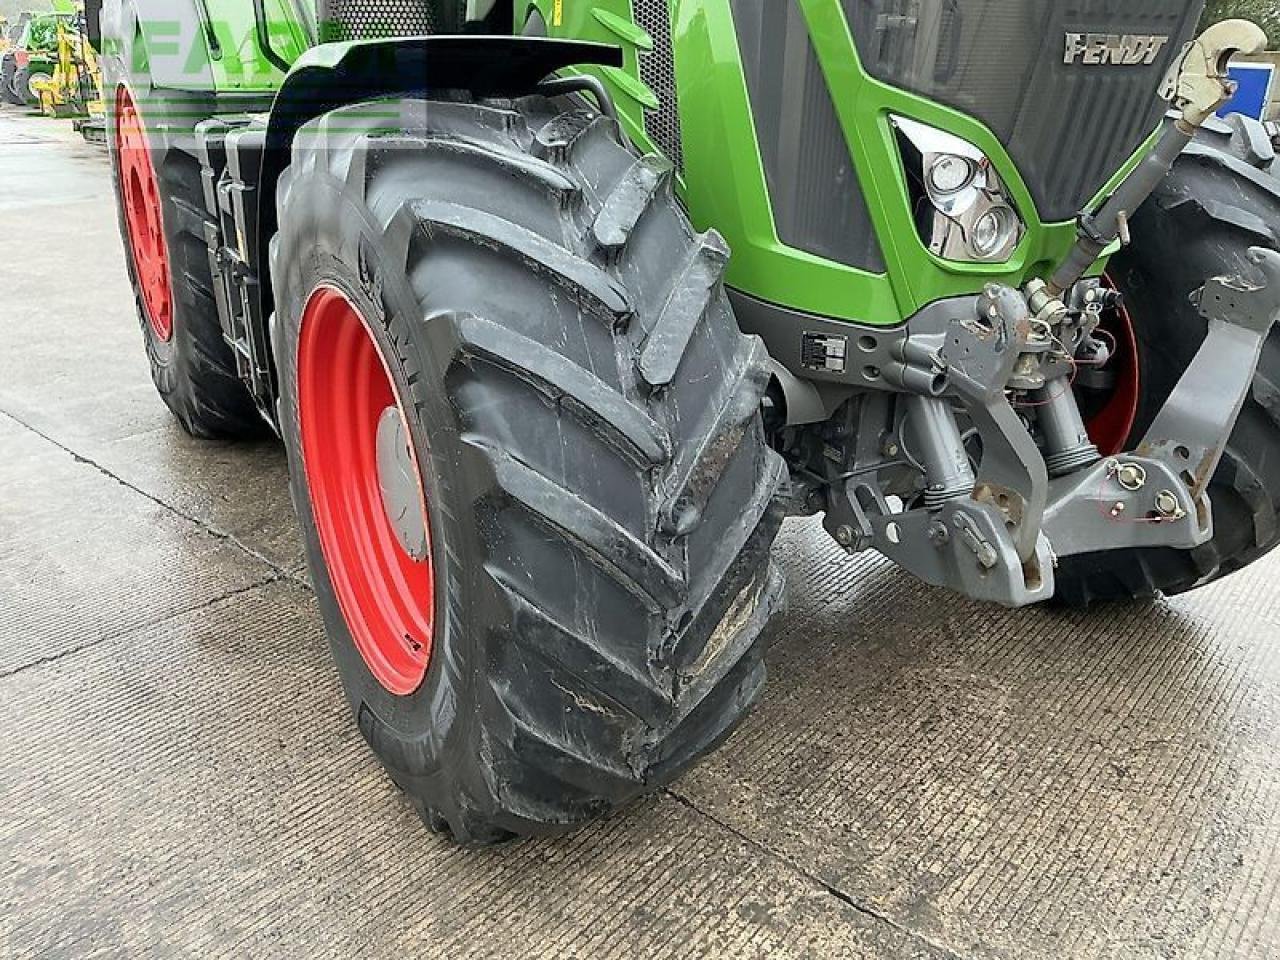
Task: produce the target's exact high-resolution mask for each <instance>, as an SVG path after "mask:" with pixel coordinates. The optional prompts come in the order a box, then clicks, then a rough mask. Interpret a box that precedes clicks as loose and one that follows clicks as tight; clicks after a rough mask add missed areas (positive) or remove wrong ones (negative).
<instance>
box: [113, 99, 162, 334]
mask: <svg viewBox="0 0 1280 960" xmlns="http://www.w3.org/2000/svg"><path fill="white" fill-rule="evenodd" d="M116 149H117V150H119V152H120V158H119V170H120V196H121V198H122V201H123V204H124V219H125V226H126V227H127V230H128V235H129V236H128V239H129V252H130V254H131V255H132V257H133V269H134V272H135V273H136V274H137V277H138V285H139V287H141V288H142V303H143V306H145V307H146V311H147V322H148V323H149V324H150V325H151V331H152V332H153V333H154V334H155V335H156V338H157V339H159V340H162V341H165V342H168V341H169V340H170V339H171V338H172V337H173V290H172V287H171V281H170V275H169V247H168V244H167V243H166V242H165V238H164V221H163V219H162V215H161V211H160V187H159V183H158V182H157V179H156V169H155V164H154V163H153V162H152V160H151V148H150V146H149V145H148V144H147V134H146V130H145V129H144V128H143V126H142V117H141V116H140V115H139V114H138V108H137V106H136V105H135V104H134V102H133V96H132V95H131V94H130V93H129V91H128V90H127V89H126V88H124V87H121V88H120V92H119V94H118V95H117V96H116Z"/></svg>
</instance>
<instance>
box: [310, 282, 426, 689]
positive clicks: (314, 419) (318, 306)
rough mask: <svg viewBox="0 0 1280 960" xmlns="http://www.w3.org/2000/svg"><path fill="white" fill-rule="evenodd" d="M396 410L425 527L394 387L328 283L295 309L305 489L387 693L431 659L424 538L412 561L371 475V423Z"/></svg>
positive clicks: (419, 676)
mask: <svg viewBox="0 0 1280 960" xmlns="http://www.w3.org/2000/svg"><path fill="white" fill-rule="evenodd" d="M388 408H393V409H395V410H396V411H398V412H399V415H400V419H401V427H402V429H403V431H404V433H403V436H404V437H405V438H406V442H407V446H408V448H409V450H408V454H409V460H410V462H412V464H413V472H414V474H415V479H416V481H417V497H418V505H419V506H420V507H421V510H422V518H421V519H422V523H423V524H424V526H425V527H426V529H427V530H428V531H429V530H430V525H429V522H428V511H427V505H426V497H425V495H424V493H423V488H422V481H421V476H420V474H419V473H418V467H417V464H418V459H417V457H416V455H415V452H414V450H413V442H412V439H410V437H411V435H410V434H409V432H408V423H407V420H405V417H404V408H403V406H402V405H401V404H400V403H399V400H398V398H397V396H396V390H395V387H394V385H393V383H392V379H391V374H390V371H389V370H388V368H387V365H386V363H385V361H384V360H383V358H382V355H381V353H380V352H379V350H378V346H377V344H376V343H375V341H374V339H373V335H372V333H371V332H370V329H369V326H368V324H367V323H366V322H365V321H364V319H363V318H362V317H361V315H360V312H359V311H358V310H357V309H356V307H355V306H354V304H352V302H351V301H350V300H349V299H348V298H347V296H346V295H345V294H343V293H342V292H341V291H340V290H338V289H336V288H334V287H331V286H321V287H319V288H317V289H316V290H315V291H314V292H313V293H312V295H311V297H310V298H309V299H308V301H307V305H306V308H305V309H304V311H303V314H302V331H301V334H300V337H299V342H298V420H299V425H300V427H301V432H302V457H303V466H304V472H305V476H306V483H307V490H308V492H309V494H310V498H311V505H312V510H313V513H314V516H315V522H316V530H317V532H318V534H319V537H320V547H321V551H322V553H323V555H324V561H325V566H326V568H327V570H328V572H329V579H330V581H331V582H332V584H333V588H334V592H335V593H336V594H337V597H338V603H339V606H340V607H341V609H342V615H343V618H344V619H345V620H346V623H347V627H348V628H349V630H350V631H351V636H352V639H353V640H354V642H355V645H356V648H357V649H358V650H359V651H360V655H361V656H362V657H363V658H364V662H365V664H366V665H367V666H368V668H369V672H370V673H372V674H373V676H374V677H375V678H376V679H377V681H378V682H379V683H380V684H381V685H382V686H383V687H385V688H386V689H387V690H389V691H390V692H391V693H393V694H397V695H400V696H404V695H407V694H410V693H413V692H414V691H415V690H417V689H418V687H420V686H421V685H422V681H423V678H424V677H425V676H426V672H427V666H428V664H429V662H430V659H431V646H432V638H433V634H434V620H435V572H434V570H433V567H432V562H431V544H430V540H429V537H428V539H427V541H426V549H425V556H424V557H423V558H422V559H415V558H414V557H413V556H411V555H410V553H409V552H408V550H407V549H406V548H405V546H404V545H403V544H402V542H401V540H400V538H399V537H397V535H396V531H395V529H394V528H393V527H392V524H391V521H390V519H389V518H388V515H387V509H386V507H385V506H384V504H383V499H382V498H383V494H382V489H381V486H380V483H379V473H378V450H377V443H378V439H377V438H378V425H379V421H380V420H381V419H383V418H384V415H386V414H387V411H388Z"/></svg>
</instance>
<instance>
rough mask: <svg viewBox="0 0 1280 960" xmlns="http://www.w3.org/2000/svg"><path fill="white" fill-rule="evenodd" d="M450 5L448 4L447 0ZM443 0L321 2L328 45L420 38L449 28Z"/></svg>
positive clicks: (319, 9)
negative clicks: (346, 42)
mask: <svg viewBox="0 0 1280 960" xmlns="http://www.w3.org/2000/svg"><path fill="white" fill-rule="evenodd" d="M446 3H447V0H446ZM444 5H445V4H442V3H441V2H440V0H317V4H316V7H317V10H316V13H317V19H318V20H319V22H320V39H321V41H322V42H325V43H337V42H344V41H347V40H379V39H383V38H385V37H420V36H427V35H429V34H433V33H440V32H443V31H444V30H446V29H448V28H449V24H448V23H446V22H445V21H446V20H447V19H448V18H447V17H446V16H444V15H443V14H442V13H441V12H440V8H441V7H442V6H444Z"/></svg>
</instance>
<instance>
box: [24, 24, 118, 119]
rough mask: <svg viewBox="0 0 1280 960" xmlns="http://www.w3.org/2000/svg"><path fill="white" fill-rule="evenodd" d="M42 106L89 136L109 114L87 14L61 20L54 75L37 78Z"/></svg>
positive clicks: (48, 113)
mask: <svg viewBox="0 0 1280 960" xmlns="http://www.w3.org/2000/svg"><path fill="white" fill-rule="evenodd" d="M32 86H33V88H34V89H35V90H36V91H37V92H38V93H39V95H40V109H41V110H42V111H43V112H44V113H45V114H46V115H48V116H50V117H57V118H71V119H74V120H75V121H76V123H77V128H78V129H80V130H81V131H82V132H83V133H84V134H85V136H86V138H87V139H95V138H94V137H93V136H92V135H91V134H92V130H94V129H97V128H99V127H100V126H101V125H102V124H103V121H104V120H105V117H106V107H105V105H104V103H103V99H102V70H101V68H100V67H99V64H98V53H97V51H96V50H94V49H93V45H92V44H91V43H90V42H89V39H88V37H87V36H86V33H85V30H84V14H83V11H81V15H80V17H78V18H77V19H76V20H75V21H73V22H64V21H62V20H59V22H58V52H57V63H56V64H55V67H54V71H53V76H52V77H51V78H50V79H48V80H42V81H37V82H36V83H34V84H33V85H32Z"/></svg>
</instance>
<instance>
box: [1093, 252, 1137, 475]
mask: <svg viewBox="0 0 1280 960" xmlns="http://www.w3.org/2000/svg"><path fill="white" fill-rule="evenodd" d="M1104 280H1105V283H1106V285H1107V286H1109V287H1114V286H1115V284H1114V283H1112V281H1111V278H1110V277H1106V278H1104ZM1101 329H1102V330H1104V331H1106V332H1108V333H1110V334H1111V339H1112V340H1114V341H1115V342H1114V344H1110V345H1111V346H1114V348H1115V352H1114V353H1113V354H1112V357H1111V360H1110V362H1109V364H1108V366H1109V367H1110V369H1111V370H1112V371H1114V373H1115V375H1116V383H1115V386H1114V387H1113V388H1112V391H1111V395H1110V397H1108V399H1107V401H1106V403H1105V404H1103V406H1102V408H1101V409H1100V410H1099V411H1098V412H1097V413H1095V414H1094V415H1093V416H1092V417H1091V418H1090V419H1089V423H1088V428H1089V438H1090V439H1091V440H1092V441H1093V442H1094V444H1095V445H1096V446H1097V448H1098V450H1099V451H1101V453H1102V454H1103V456H1107V457H1109V456H1112V455H1114V454H1117V453H1121V452H1123V450H1124V449H1125V446H1126V444H1127V443H1128V441H1129V434H1130V433H1132V432H1133V424H1134V421H1136V420H1137V419H1138V398H1139V396H1140V394H1141V374H1140V371H1139V368H1138V335H1137V333H1136V332H1135V331H1134V327H1133V317H1132V315H1130V313H1129V309H1128V308H1127V307H1126V306H1124V305H1123V304H1122V305H1121V306H1119V307H1117V308H1116V309H1114V310H1111V311H1109V315H1108V316H1107V317H1106V318H1105V319H1104V320H1103V322H1102V327H1101Z"/></svg>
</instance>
